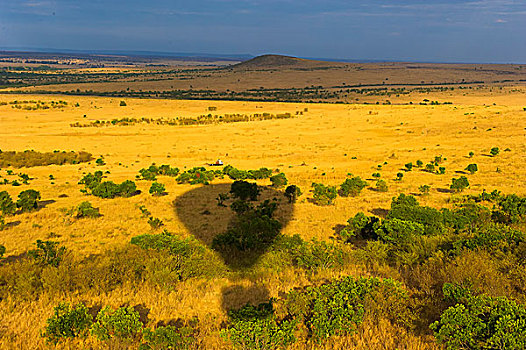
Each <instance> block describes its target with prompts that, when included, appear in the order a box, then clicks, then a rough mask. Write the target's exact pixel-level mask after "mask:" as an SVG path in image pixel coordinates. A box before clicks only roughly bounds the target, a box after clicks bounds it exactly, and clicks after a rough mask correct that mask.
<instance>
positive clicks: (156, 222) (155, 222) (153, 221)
mask: <svg viewBox="0 0 526 350" xmlns="http://www.w3.org/2000/svg"><path fill="white" fill-rule="evenodd" d="M148 225H150V227H151V228H152V229H154V230H156V229H158V228H160V227H161V226H163V225H164V223H163V222H162V220H161V219H159V218H154V217H153V216H152V217H150V218H149V219H148Z"/></svg>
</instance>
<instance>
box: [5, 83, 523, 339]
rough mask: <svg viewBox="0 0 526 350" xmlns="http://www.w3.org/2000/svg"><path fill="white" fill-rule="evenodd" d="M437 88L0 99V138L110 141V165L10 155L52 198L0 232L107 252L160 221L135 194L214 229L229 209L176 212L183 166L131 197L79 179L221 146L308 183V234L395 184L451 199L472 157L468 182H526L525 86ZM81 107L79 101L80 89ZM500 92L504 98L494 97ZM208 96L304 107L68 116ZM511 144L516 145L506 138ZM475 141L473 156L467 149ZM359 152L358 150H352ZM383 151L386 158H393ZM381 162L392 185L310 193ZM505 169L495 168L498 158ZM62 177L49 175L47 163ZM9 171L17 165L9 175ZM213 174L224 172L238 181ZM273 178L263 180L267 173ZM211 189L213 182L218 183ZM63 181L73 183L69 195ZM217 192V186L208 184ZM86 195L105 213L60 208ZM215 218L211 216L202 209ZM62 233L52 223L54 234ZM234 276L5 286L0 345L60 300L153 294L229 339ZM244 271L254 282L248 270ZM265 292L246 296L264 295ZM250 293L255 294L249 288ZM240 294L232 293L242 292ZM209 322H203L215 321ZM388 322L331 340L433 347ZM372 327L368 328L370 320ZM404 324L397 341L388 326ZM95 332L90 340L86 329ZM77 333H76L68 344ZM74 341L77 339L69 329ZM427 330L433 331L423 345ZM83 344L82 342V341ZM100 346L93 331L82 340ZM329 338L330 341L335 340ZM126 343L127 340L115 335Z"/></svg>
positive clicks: (373, 209)
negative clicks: (385, 96) (376, 100)
mask: <svg viewBox="0 0 526 350" xmlns="http://www.w3.org/2000/svg"><path fill="white" fill-rule="evenodd" d="M58 98H59V97H57V96H42V95H39V96H31V95H20V96H17V95H0V102H2V101H5V102H9V101H13V100H44V101H47V100H56V99H58ZM427 98H428V99H430V100H435V99H436V100H452V101H453V102H454V104H452V105H440V106H420V105H412V106H409V105H386V106H383V105H359V104H353V105H346V104H341V105H340V104H339V105H334V104H300V103H259V102H254V103H252V102H220V101H172V100H152V99H149V100H141V99H126V103H127V106H125V107H121V106H119V102H120V99H114V98H113V99H112V98H98V97H62V96H61V97H60V99H62V100H66V101H67V102H68V107H66V108H63V109H61V110H37V111H25V110H16V109H12V108H11V107H10V106H9V105H4V106H0V149H2V150H17V151H22V150H26V149H34V150H37V151H42V152H47V151H53V150H55V149H58V150H67V151H69V150H74V151H87V152H91V153H92V154H93V155H94V156H95V157H99V156H100V155H102V156H103V157H104V160H105V162H106V165H104V166H96V165H95V162H91V163H89V164H88V163H83V164H78V165H64V166H56V165H54V166H47V167H34V168H27V169H14V172H15V173H18V172H24V173H27V174H29V175H30V177H31V178H32V179H31V180H30V184H29V185H22V186H20V187H13V186H10V185H0V190H7V191H8V192H9V193H10V194H11V196H12V197H14V198H15V197H16V196H17V194H18V193H19V192H20V191H22V190H24V189H27V188H32V189H36V190H38V191H40V192H41V194H42V200H43V201H45V203H47V204H46V205H45V207H44V208H41V209H40V210H38V211H36V212H34V213H27V214H21V215H16V216H11V217H8V218H7V224H8V227H7V228H6V229H5V230H3V231H0V244H2V245H4V246H5V247H6V248H7V254H6V255H7V256H16V255H19V254H22V253H24V252H25V251H27V250H28V249H30V248H31V247H32V244H33V243H34V242H35V241H36V240H37V239H50V238H49V237H54V238H52V240H55V241H59V242H60V243H61V244H62V245H64V246H66V247H67V248H68V249H69V250H71V251H73V252H75V253H78V254H79V256H87V255H90V254H98V253H101V252H103V251H105V250H108V249H111V248H114V247H118V246H123V245H124V244H125V243H128V242H129V241H130V239H131V237H133V236H136V235H140V234H145V233H149V232H151V230H152V229H151V228H150V226H149V225H148V223H147V221H146V219H144V218H143V217H141V213H140V211H139V209H138V206H139V205H144V206H145V207H146V208H148V210H150V211H151V213H152V215H153V216H154V217H158V218H160V219H162V220H163V222H164V223H165V228H166V229H167V230H169V231H171V232H174V233H177V234H179V235H181V236H189V235H191V234H192V233H191V231H190V230H189V229H188V227H191V226H192V225H194V226H195V225H199V224H200V223H199V222H198V220H203V225H205V224H206V225H208V226H206V227H207V228H205V230H211V232H210V236H213V234H214V233H215V232H217V231H220V230H221V228H222V227H226V225H227V223H228V221H229V217H228V215H223V216H222V215H215V216H213V218H214V222H210V219H206V218H204V216H202V215H194V217H193V219H191V220H192V221H191V222H185V221H184V219H181V218H180V217H178V215H177V212H176V210H175V208H174V205H173V203H172V202H173V201H174V200H175V199H177V198H178V197H180V196H182V195H183V194H185V193H186V192H188V191H190V190H192V189H194V188H195V186H191V185H180V184H177V183H176V181H175V179H174V178H171V177H163V176H160V177H159V178H158V179H159V180H158V181H159V182H161V183H163V184H165V185H166V191H167V193H168V195H166V196H161V197H152V196H151V195H150V194H149V193H148V188H149V185H150V182H147V181H138V182H137V184H138V188H139V189H140V190H141V191H142V193H141V194H140V195H137V196H134V197H131V198H116V199H100V198H97V197H93V196H86V195H84V194H82V193H81V192H80V191H79V190H80V188H81V185H78V184H77V182H78V181H79V180H80V178H81V177H82V176H83V174H84V173H88V172H93V171H95V170H103V171H109V172H110V173H109V174H107V179H108V180H112V181H115V182H122V181H124V180H127V179H130V180H134V179H135V176H136V175H137V174H138V170H139V169H140V168H143V167H147V166H149V165H150V164H151V163H157V164H170V165H172V166H177V167H179V168H180V169H184V168H185V167H186V168H191V167H194V166H202V165H204V164H205V163H208V162H213V161H215V160H216V159H218V158H220V159H222V160H223V161H224V163H225V164H231V165H233V166H235V167H237V168H239V169H254V168H259V167H262V166H264V167H269V168H272V169H280V170H281V171H283V172H285V174H286V175H287V178H288V179H289V183H290V184H296V185H298V186H300V188H301V189H302V190H303V192H304V194H303V195H302V196H301V197H300V198H299V201H298V203H296V204H295V206H294V211H293V214H292V218H291V220H290V222H289V223H288V224H287V225H286V227H285V228H284V229H283V231H282V232H283V233H284V234H286V235H292V234H299V235H300V236H302V237H303V238H305V239H310V238H317V239H322V240H330V239H331V237H333V236H334V227H335V226H336V225H338V224H345V222H346V220H347V219H348V218H349V217H351V216H353V215H354V214H356V213H357V212H359V211H363V212H364V213H366V214H371V213H373V214H377V213H379V212H381V210H382V209H388V208H389V205H390V201H391V198H392V197H393V196H395V195H397V194H399V193H406V194H409V193H412V194H417V193H418V187H419V186H421V185H424V184H427V185H429V186H431V194H430V196H427V197H420V198H419V201H420V202H421V203H422V204H425V205H429V206H433V207H447V206H450V205H451V204H450V198H451V194H450V193H446V192H447V191H445V190H446V189H448V188H449V184H450V183H451V178H452V177H459V176H460V175H461V174H460V173H458V172H462V171H464V169H465V168H466V166H467V165H468V164H470V163H476V164H478V167H479V171H478V172H477V173H476V174H474V175H465V176H467V177H468V178H469V181H470V184H471V187H470V188H469V189H468V190H467V191H466V193H473V194H478V193H480V192H481V191H482V190H483V189H486V190H488V191H491V190H493V189H499V190H501V191H503V192H504V193H517V194H519V195H525V194H526V186H525V179H526V167H525V166H524V164H526V162H525V161H526V138H525V132H526V130H525V128H526V111H524V110H523V107H525V101H526V94H525V93H524V92H515V93H510V92H509V90H506V92H505V93H501V94H498V93H496V94H494V95H492V93H490V92H489V91H486V92H484V93H483V92H479V93H478V95H477V94H472V95H470V96H461V95H460V94H459V95H457V96H448V97H446V96H443V95H439V94H437V95H436V96H427ZM77 102H78V103H79V105H80V107H74V104H75V103H77ZM493 103H496V105H493ZM209 106H215V107H217V111H216V112H213V113H217V114H222V113H246V114H253V113H262V112H268V113H275V114H276V113H285V112H291V113H293V114H294V113H295V111H303V110H304V109H308V111H307V112H304V114H303V115H299V116H297V117H295V118H292V119H286V120H269V121H258V122H248V123H231V124H220V125H208V126H166V125H164V126H160V125H145V124H137V125H132V126H105V127H100V128H72V127H70V124H71V123H75V122H80V123H86V122H89V121H94V120H111V119H113V118H122V117H131V118H141V117H148V118H161V117H166V118H174V117H192V116H197V115H200V114H204V113H208V112H207V108H208V107H209ZM495 146H496V147H499V148H500V150H501V153H500V155H498V156H497V157H491V156H489V150H490V149H491V148H492V147H495ZM506 149H509V151H504V150H506ZM470 151H473V152H474V153H475V155H474V156H473V158H471V159H470V158H469V157H468V153H469V152H470ZM438 155H442V156H443V157H445V158H447V160H446V161H445V162H444V166H445V167H446V174H445V175H436V174H431V173H427V172H424V171H421V170H420V169H415V170H413V171H412V172H406V173H404V175H405V176H404V178H403V180H402V181H394V179H395V178H396V174H397V173H398V172H400V171H401V169H402V168H403V167H404V164H405V163H408V162H413V164H414V163H415V162H416V160H419V159H420V160H422V161H423V162H424V164H425V163H427V162H429V161H430V160H431V159H433V158H434V157H435V156H438ZM354 157H356V158H355V159H354ZM384 162H386V164H384ZM379 164H381V165H382V170H381V171H379V172H380V173H381V174H382V178H383V179H385V180H386V181H387V183H388V186H389V191H388V192H387V193H381V192H376V191H374V190H371V189H368V188H366V189H365V190H364V191H363V192H362V194H361V195H360V196H359V197H356V198H341V197H339V198H337V200H336V202H335V205H333V206H328V207H321V206H316V205H314V204H313V203H311V202H310V201H309V200H308V199H309V198H311V197H312V195H311V194H310V193H309V192H308V190H309V189H310V185H311V183H312V182H323V183H325V184H331V185H339V184H341V183H342V182H343V180H344V179H345V177H346V174H347V173H352V174H354V175H358V176H361V177H362V178H364V179H368V182H369V184H370V185H371V186H374V183H375V181H373V180H372V178H371V174H372V173H375V172H377V165H379ZM497 169H498V170H499V171H497ZM51 174H52V175H53V176H54V178H55V179H56V180H54V181H53V182H54V184H51V182H52V181H51V180H50V179H49V175H51ZM0 175H1V176H2V177H4V178H8V179H15V178H16V176H8V175H6V170H5V169H2V170H0ZM229 182H230V180H227V179H225V180H216V181H215V182H214V183H229ZM259 183H260V184H264V185H268V184H270V182H267V180H264V181H259ZM211 189H213V187H211ZM61 194H66V195H67V197H61V196H60V195H61ZM210 198H213V197H210ZM85 200H89V201H90V202H91V203H92V204H93V205H94V206H95V207H99V208H100V212H101V214H102V215H103V216H102V217H101V218H98V219H95V220H90V219H72V218H71V217H68V216H66V215H65V214H64V208H66V209H69V208H71V207H74V206H76V205H78V204H79V203H80V202H82V201H85ZM196 206H198V207H197V208H196V212H197V213H200V212H202V211H203V210H209V211H211V212H215V211H217V210H219V209H218V207H217V206H216V205H215V201H212V202H211V201H210V200H208V199H204V200H203V201H198V203H196ZM206 220H208V222H206ZM51 233H53V234H51ZM339 273H341V274H363V273H364V272H362V271H361V269H360V267H358V266H354V267H353V266H351V267H348V268H346V271H342V272H330V271H328V272H325V273H322V274H320V275H319V276H316V277H309V276H307V275H306V274H305V273H303V272H299V271H296V270H295V269H293V268H291V269H288V270H285V271H282V272H281V273H276V274H274V275H271V276H265V277H264V278H257V277H254V278H253V279H252V282H254V281H255V282H256V283H263V284H265V285H266V286H267V288H268V290H269V294H270V296H277V295H278V293H279V292H284V291H287V290H289V289H291V288H293V287H295V286H300V285H305V284H309V283H311V282H312V280H313V279H315V280H321V279H323V278H327V277H331V275H333V274H339ZM234 283H235V282H232V281H229V280H227V279H220V280H214V281H206V280H203V281H201V280H198V281H193V280H190V281H187V282H184V283H181V285H179V286H177V288H176V289H175V290H174V291H172V292H166V291H164V290H159V289H157V288H153V287H147V286H145V287H144V288H141V289H140V290H135V289H132V288H128V287H127V286H122V287H120V288H117V289H116V290H114V291H112V292H111V293H110V294H109V295H96V294H95V293H94V294H92V295H86V294H84V295H81V296H77V295H67V296H64V295H52V294H45V295H44V296H43V297H42V298H41V299H38V300H36V301H28V302H25V303H18V302H16V301H14V300H1V301H0V310H2V312H1V315H0V344H1V345H2V347H3V348H6V349H7V348H11V349H13V348H19V349H29V348H42V347H44V340H42V339H40V338H39V336H38V332H39V330H40V329H42V327H43V326H44V324H45V319H46V318H47V317H48V315H49V314H50V313H51V311H52V308H53V306H55V305H56V304H57V303H58V301H60V300H63V299H64V298H66V299H67V300H71V301H77V300H84V301H89V302H90V303H101V304H110V305H115V306H119V305H122V304H124V303H128V304H130V305H136V304H145V305H147V306H148V308H150V315H149V318H150V320H151V322H152V324H154V321H156V320H166V319H171V318H177V317H182V318H185V317H192V316H198V317H199V319H200V321H201V323H202V324H204V325H205V326H204V327H205V332H204V333H205V336H204V339H205V340H204V341H205V343H206V348H210V349H211V348H220V347H221V346H222V345H221V342H220V339H219V338H218V337H217V334H216V333H214V329H215V328H214V327H217V325H218V324H219V323H220V321H221V320H222V319H224V318H225V313H224V311H223V309H222V307H221V300H220V295H221V292H222V290H224V289H225V288H228V287H229V286H232V285H233V284H234ZM237 283H238V284H239V283H248V284H250V283H249V282H247V281H246V280H243V279H242V280H241V281H238V282H237ZM264 297H268V296H266V295H263V296H257V295H251V296H247V298H249V299H254V301H257V300H259V299H263V300H264ZM243 300H244V301H246V299H243ZM233 303H235V302H233ZM207 325H208V327H209V329H208V331H209V333H208V335H206V333H207V330H206V327H207ZM392 327H393V326H391V325H390V324H384V323H380V324H375V325H373V324H371V325H370V327H369V326H368V327H365V328H363V330H362V331H360V332H359V333H357V334H355V335H353V336H352V337H349V338H346V339H340V340H335V341H334V344H332V345H330V346H331V348H340V347H342V346H346V347H348V348H357V349H386V348H395V347H397V348H407V349H423V348H433V347H434V345H432V344H430V343H429V342H428V341H427V340H426V339H427V338H426V337H422V338H415V337H414V336H413V335H407V334H406V335H404V333H403V332H402V331H401V330H399V331H397V330H396V329H393V328H392ZM368 332H369V333H368ZM393 332H394V333H399V332H401V333H399V334H400V336H399V338H398V341H400V342H401V343H399V344H394V343H392V342H394V341H395V340H394V338H392V336H390V334H393ZM90 342H91V341H90ZM71 344H73V345H71ZM71 344H70V346H71V347H72V348H74V347H75V344H76V343H71ZM426 344H427V345H426ZM77 345H78V344H77ZM91 346H93V347H100V346H101V345H100V344H98V343H96V342H95V341H93V344H91V343H87V344H84V347H85V348H91ZM327 346H328V347H329V345H327ZM115 347H118V345H115Z"/></svg>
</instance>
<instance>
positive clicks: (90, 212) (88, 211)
mask: <svg viewBox="0 0 526 350" xmlns="http://www.w3.org/2000/svg"><path fill="white" fill-rule="evenodd" d="M99 216H101V215H100V212H99V208H94V207H93V206H92V205H91V203H90V202H87V201H86V202H82V203H80V204H79V205H78V206H77V218H98V217H99Z"/></svg>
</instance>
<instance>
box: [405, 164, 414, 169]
mask: <svg viewBox="0 0 526 350" xmlns="http://www.w3.org/2000/svg"><path fill="white" fill-rule="evenodd" d="M404 166H405V169H406V170H407V171H411V170H413V163H406V164H405V165H404Z"/></svg>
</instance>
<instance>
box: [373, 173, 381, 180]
mask: <svg viewBox="0 0 526 350" xmlns="http://www.w3.org/2000/svg"><path fill="white" fill-rule="evenodd" d="M371 176H372V177H374V178H375V179H379V178H381V177H382V174H380V173H373V174H372V175H371Z"/></svg>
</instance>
